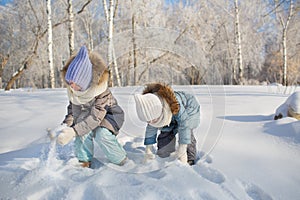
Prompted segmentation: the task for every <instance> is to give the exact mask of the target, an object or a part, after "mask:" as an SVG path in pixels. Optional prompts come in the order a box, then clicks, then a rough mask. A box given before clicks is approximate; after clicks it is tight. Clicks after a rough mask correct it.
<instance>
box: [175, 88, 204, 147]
mask: <svg viewBox="0 0 300 200" xmlns="http://www.w3.org/2000/svg"><path fill="white" fill-rule="evenodd" d="M177 99H178V102H179V104H180V110H179V113H178V114H177V116H176V118H177V119H176V120H177V122H178V134H179V143H180V144H190V142H191V130H192V129H194V128H196V127H197V126H199V124H200V105H199V103H198V102H197V100H196V98H195V97H194V96H193V95H190V94H186V93H183V92H181V93H177Z"/></svg>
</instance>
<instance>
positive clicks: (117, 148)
mask: <svg viewBox="0 0 300 200" xmlns="http://www.w3.org/2000/svg"><path fill="white" fill-rule="evenodd" d="M93 140H94V141H95V142H96V143H97V144H98V145H99V146H100V148H101V149H102V151H103V152H104V154H105V156H106V157H107V158H108V160H109V161H110V162H112V163H114V164H120V163H121V161H123V160H124V159H125V158H126V152H125V150H124V149H123V147H122V146H121V145H120V143H119V142H118V141H117V138H116V136H115V135H114V134H112V133H111V132H110V131H109V130H108V129H107V128H104V127H98V128H96V129H95V130H93V131H91V132H90V133H88V134H86V135H84V136H78V137H76V139H75V155H76V157H77V158H78V160H79V161H83V162H88V161H91V160H92V158H93V155H94V142H93Z"/></svg>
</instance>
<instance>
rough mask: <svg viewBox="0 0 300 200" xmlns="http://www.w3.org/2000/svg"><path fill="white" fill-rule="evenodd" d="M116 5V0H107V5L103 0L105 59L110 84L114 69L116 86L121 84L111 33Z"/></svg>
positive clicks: (112, 79) (112, 31) (111, 84)
mask: <svg viewBox="0 0 300 200" xmlns="http://www.w3.org/2000/svg"><path fill="white" fill-rule="evenodd" d="M117 7H118V1H116V4H115V2H114V0H109V5H107V2H106V0H103V8H104V13H105V18H106V23H107V25H108V37H107V41H108V50H107V60H108V66H109V70H110V86H114V78H113V77H114V76H113V69H114V70H115V75H116V78H117V86H121V79H120V75H119V70H118V65H117V60H116V56H115V49H114V42H113V34H114V17H115V13H116V10H117Z"/></svg>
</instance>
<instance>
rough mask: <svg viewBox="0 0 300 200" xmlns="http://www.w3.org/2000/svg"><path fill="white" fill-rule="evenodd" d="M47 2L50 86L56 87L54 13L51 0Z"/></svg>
mask: <svg viewBox="0 0 300 200" xmlns="http://www.w3.org/2000/svg"><path fill="white" fill-rule="evenodd" d="M46 3H47V9H46V12H47V17H48V24H47V25H48V27H47V28H48V49H47V50H48V64H49V78H50V87H51V88H52V89H53V88H55V76H54V67H53V50H52V44H53V40H52V16H51V15H52V14H51V0H46Z"/></svg>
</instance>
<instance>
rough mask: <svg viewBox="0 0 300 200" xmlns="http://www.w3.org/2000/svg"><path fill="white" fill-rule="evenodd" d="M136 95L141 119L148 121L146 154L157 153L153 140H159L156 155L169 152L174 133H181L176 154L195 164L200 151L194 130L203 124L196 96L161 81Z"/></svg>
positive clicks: (180, 158)
mask: <svg viewBox="0 0 300 200" xmlns="http://www.w3.org/2000/svg"><path fill="white" fill-rule="evenodd" d="M134 97H135V102H136V111H137V114H138V117H139V119H140V120H141V121H145V122H147V123H148V125H147V127H146V132H145V140H144V145H146V150H145V153H146V154H145V158H146V159H151V158H153V157H154V154H153V144H155V143H156V142H157V152H156V153H157V155H158V156H160V157H163V158H164V157H168V156H170V154H171V153H173V152H175V145H176V137H175V136H176V134H177V133H178V138H179V147H178V149H177V152H176V155H177V157H178V159H179V160H180V161H182V162H183V163H189V164H190V165H193V164H194V163H195V160H196V152H197V149H196V139H195V137H194V134H193V130H194V129H195V128H196V127H197V126H199V124H200V105H199V103H198V102H197V100H196V98H195V97H194V96H193V95H191V94H188V93H186V92H182V91H173V90H172V89H171V87H169V86H167V85H163V84H160V83H153V84H149V85H147V86H146V88H145V89H144V91H143V94H136V95H135V96H134ZM159 130H160V134H159V136H158V137H157V133H158V131H159Z"/></svg>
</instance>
